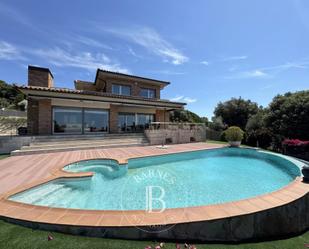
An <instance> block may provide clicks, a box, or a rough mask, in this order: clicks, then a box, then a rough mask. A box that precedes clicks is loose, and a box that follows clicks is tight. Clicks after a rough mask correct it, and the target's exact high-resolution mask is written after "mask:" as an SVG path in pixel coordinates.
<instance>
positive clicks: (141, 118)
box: [137, 113, 154, 131]
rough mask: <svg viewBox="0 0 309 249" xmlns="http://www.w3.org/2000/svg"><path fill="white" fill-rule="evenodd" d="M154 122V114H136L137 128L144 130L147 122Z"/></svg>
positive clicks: (147, 124) (147, 125)
mask: <svg viewBox="0 0 309 249" xmlns="http://www.w3.org/2000/svg"><path fill="white" fill-rule="evenodd" d="M151 122H154V114H141V113H138V114H137V130H138V131H144V130H145V129H147V128H149V124H150V123H151Z"/></svg>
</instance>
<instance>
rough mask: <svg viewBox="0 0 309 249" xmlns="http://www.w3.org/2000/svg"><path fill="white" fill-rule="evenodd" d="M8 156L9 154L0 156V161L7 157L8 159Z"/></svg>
mask: <svg viewBox="0 0 309 249" xmlns="http://www.w3.org/2000/svg"><path fill="white" fill-rule="evenodd" d="M9 156H10V154H3V155H0V160H1V159H4V158H7V157H9Z"/></svg>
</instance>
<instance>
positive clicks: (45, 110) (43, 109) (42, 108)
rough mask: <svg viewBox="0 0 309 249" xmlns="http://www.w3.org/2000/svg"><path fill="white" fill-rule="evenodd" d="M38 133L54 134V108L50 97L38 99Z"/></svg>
mask: <svg viewBox="0 0 309 249" xmlns="http://www.w3.org/2000/svg"><path fill="white" fill-rule="evenodd" d="M38 103H39V105H38V107H39V108H38V134H39V135H51V134H52V108H51V100H50V99H40V100H39V101H38Z"/></svg>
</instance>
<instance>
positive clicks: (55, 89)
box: [18, 86, 186, 105]
mask: <svg viewBox="0 0 309 249" xmlns="http://www.w3.org/2000/svg"><path fill="white" fill-rule="evenodd" d="M18 88H19V89H21V90H35V91H44V92H58V93H73V94H81V95H91V96H101V97H110V98H118V99H130V100H142V101H147V102H156V103H169V104H178V105H186V103H182V102H172V101H169V100H166V99H149V98H143V97H140V96H124V95H117V94H112V93H106V92H95V91H85V90H74V89H69V88H58V87H40V86H19V87H18Z"/></svg>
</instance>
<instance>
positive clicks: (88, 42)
mask: <svg viewBox="0 0 309 249" xmlns="http://www.w3.org/2000/svg"><path fill="white" fill-rule="evenodd" d="M74 40H75V41H78V42H80V43H82V44H85V45H87V46H90V47H98V48H104V49H107V50H113V48H112V47H111V46H109V45H106V44H105V43H103V42H101V41H98V40H95V39H92V38H89V37H85V36H77V37H75V38H74Z"/></svg>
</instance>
